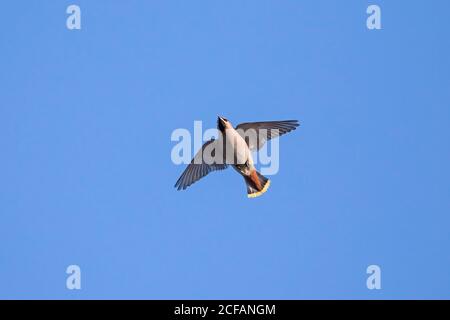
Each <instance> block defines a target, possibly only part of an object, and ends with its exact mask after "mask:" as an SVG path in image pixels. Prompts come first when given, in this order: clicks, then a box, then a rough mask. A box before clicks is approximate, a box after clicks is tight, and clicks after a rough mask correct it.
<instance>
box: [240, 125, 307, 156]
mask: <svg viewBox="0 0 450 320" xmlns="http://www.w3.org/2000/svg"><path fill="white" fill-rule="evenodd" d="M298 126H299V123H298V121H297V120H284V121H264V122H246V123H241V124H239V125H238V126H237V127H236V130H237V131H238V132H239V134H240V135H241V136H242V137H243V138H244V139H245V141H246V142H247V145H248V147H249V149H250V150H251V151H254V150H259V149H261V148H262V146H263V145H264V143H266V141H267V140H270V139H273V138H276V137H279V136H281V135H283V134H285V133H288V132H290V131H292V130H295V128H297V127H298Z"/></svg>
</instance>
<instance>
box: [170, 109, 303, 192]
mask: <svg viewBox="0 0 450 320" xmlns="http://www.w3.org/2000/svg"><path fill="white" fill-rule="evenodd" d="M298 126H299V122H298V120H283V121H262V122H246V123H241V124H239V125H237V126H236V127H233V125H232V124H231V122H230V121H229V120H228V119H226V118H224V117H221V116H218V117H217V129H218V130H219V132H220V134H219V137H218V139H214V138H212V139H211V140H209V141H207V142H205V143H204V144H203V146H202V148H201V149H200V150H199V151H198V152H197V153H196V154H195V156H194V158H193V159H192V160H191V162H190V163H189V164H188V166H187V168H186V169H185V170H184V171H183V173H182V174H181V176H180V177H179V179H178V180H177V182H176V183H175V186H174V187H175V188H176V189H177V190H185V189H186V188H187V187H189V186H190V185H192V184H193V183H195V182H196V181H198V180H200V179H201V178H203V177H205V176H206V175H208V174H209V173H211V172H213V171H220V170H224V169H227V168H228V167H229V166H232V167H233V168H234V169H235V170H236V171H237V172H238V173H239V174H240V175H241V176H242V177H243V178H244V181H245V184H246V187H247V197H248V198H256V197H259V196H261V195H262V194H263V193H265V192H266V191H267V189H268V188H269V186H270V179H268V178H266V177H265V176H263V175H262V174H261V173H259V172H258V171H257V170H256V168H255V165H254V162H253V157H252V152H253V151H258V150H259V149H261V148H262V147H263V146H264V144H265V143H266V142H267V141H268V140H270V139H273V138H276V137H279V136H281V135H283V134H286V133H288V132H290V131H293V130H295V129H296V128H297V127H298Z"/></svg>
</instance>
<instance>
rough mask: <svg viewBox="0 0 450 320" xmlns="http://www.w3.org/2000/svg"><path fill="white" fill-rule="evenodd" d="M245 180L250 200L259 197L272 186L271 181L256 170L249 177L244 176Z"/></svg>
mask: <svg viewBox="0 0 450 320" xmlns="http://www.w3.org/2000/svg"><path fill="white" fill-rule="evenodd" d="M244 180H245V184H246V185H247V197H249V198H256V197H259V196H260V195H262V194H263V193H264V192H266V191H267V189H269V186H270V180H269V179H267V178H266V177H264V176H263V175H262V174H261V173H259V172H258V171H256V170H253V171H252V173H251V174H250V175H249V176H244Z"/></svg>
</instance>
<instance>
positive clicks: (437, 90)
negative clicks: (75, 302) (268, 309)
mask: <svg viewBox="0 0 450 320" xmlns="http://www.w3.org/2000/svg"><path fill="white" fill-rule="evenodd" d="M73 3H75V4H78V5H79V6H80V7H81V10H82V29H81V30H80V31H69V30H67V29H66V17H67V14H66V12H65V11H66V7H67V6H68V5H69V4H73ZM373 3H375V4H379V5H380V6H381V9H382V27H383V29H382V30H378V31H369V30H368V29H367V28H366V17H367V14H366V8H367V6H368V5H369V4H373ZM1 12H2V14H1V17H0V40H1V41H0V52H1V54H0V61H1V62H0V88H1V89H0V150H1V157H0V219H1V220H0V243H1V244H0V278H1V281H0V298H44V299H45V298H68V299H79V298H88V299H90V298H151V299H153V298H179V299H183V298H189V299H195V298H208V299H211V298H237V299H239V298H256V299H258V298H265V299H272V298H273V299H282V298H283V299H300V298H338V299H340V298H358V299H366V298H369V299H371V298H374V299H379V298H389V299H390V298H450V236H449V230H450V229H449V228H450V197H449V195H450V168H449V163H450V148H449V147H450V140H449V138H450V79H449V77H450V76H449V75H450V63H449V57H450V45H449V36H450V34H449V33H450V32H449V29H450V28H449V25H448V13H449V12H450V4H449V2H448V1H444V0H441V1H438V0H436V1H413V2H411V1H381V0H374V1H370V2H369V1H363V0H358V1H356V0H353V1H331V0H330V1H325V0H321V1H318V0H308V1H306V0H304V1H300V0H298V1H273V0H271V1H261V0H248V1H144V0H142V1H137V0H136V1H106V0H102V1H97V0H96V1H86V0H83V1H82V0H74V1H50V0H46V1H23V0H21V1H8V2H5V3H2V5H1ZM218 114H221V115H224V116H226V117H227V118H228V119H230V120H231V121H233V122H234V123H236V124H237V123H239V122H244V121H257V120H282V119H298V120H300V122H301V124H302V126H301V127H300V128H299V129H298V130H297V131H295V132H294V133H292V134H289V135H286V136H285V137H283V138H282V139H281V146H280V147H281V158H280V160H281V164H280V171H279V173H278V174H277V175H275V176H272V177H271V179H272V185H271V187H270V189H269V191H268V192H267V193H266V194H264V195H263V196H262V197H260V198H257V199H247V197H246V196H245V186H244V183H243V180H242V178H241V177H239V176H238V175H237V174H236V172H234V170H232V169H230V170H228V171H226V172H220V173H214V174H211V175H210V176H208V177H207V178H206V179H204V180H202V181H200V182H198V183H196V184H195V185H194V186H192V187H191V188H189V189H188V190H187V191H185V192H177V191H176V190H175V189H174V188H173V185H174V183H175V181H176V180H177V178H178V176H179V175H180V174H181V172H182V171H183V169H184V167H181V166H175V165H174V164H172V162H171V159H170V151H171V149H172V147H173V146H174V143H173V142H171V141H170V135H171V133H172V130H174V129H175V128H181V127H184V128H188V129H192V127H193V121H194V120H203V121H204V126H205V127H213V126H215V122H216V116H217V115H218ZM70 264H77V265H79V266H80V267H81V270H82V289H81V290H79V291H69V290H67V289H66V287H65V284H66V277H67V275H66V273H65V270H66V267H67V266H68V265H70ZM371 264H377V265H379V266H380V267H381V269H382V289H381V290H378V291H376V290H368V289H367V288H366V278H367V275H366V268H367V266H368V265H371Z"/></svg>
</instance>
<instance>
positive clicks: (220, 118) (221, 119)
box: [217, 116, 225, 123]
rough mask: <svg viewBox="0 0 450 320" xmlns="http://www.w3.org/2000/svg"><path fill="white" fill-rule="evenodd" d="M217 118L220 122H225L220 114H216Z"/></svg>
mask: <svg viewBox="0 0 450 320" xmlns="http://www.w3.org/2000/svg"><path fill="white" fill-rule="evenodd" d="M217 120H219V121H220V122H222V123H224V122H225V121H224V120H223V118H222V117H221V116H217Z"/></svg>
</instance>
